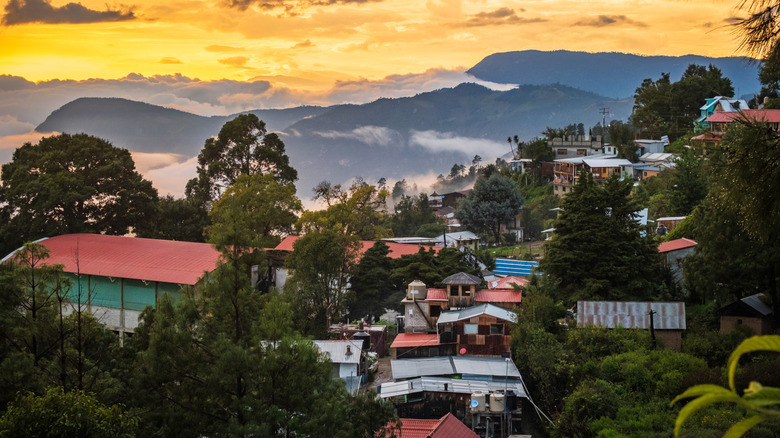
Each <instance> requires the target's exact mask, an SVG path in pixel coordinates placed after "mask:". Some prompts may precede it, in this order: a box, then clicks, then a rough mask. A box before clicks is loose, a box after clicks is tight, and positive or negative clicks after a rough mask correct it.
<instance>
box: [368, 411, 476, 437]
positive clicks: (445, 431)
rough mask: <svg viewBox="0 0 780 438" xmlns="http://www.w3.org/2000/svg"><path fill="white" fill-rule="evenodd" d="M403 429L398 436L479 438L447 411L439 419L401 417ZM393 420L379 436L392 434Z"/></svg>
mask: <svg viewBox="0 0 780 438" xmlns="http://www.w3.org/2000/svg"><path fill="white" fill-rule="evenodd" d="M400 420H401V431H400V432H399V433H398V434H397V436H398V438H428V437H430V438H478V437H479V435H477V434H476V433H475V432H474V431H473V430H471V429H469V428H468V426H466V425H465V424H463V423H462V422H461V421H460V420H458V419H457V418H455V416H454V415H452V414H450V413H447V415H445V416H443V417H442V418H441V419H439V420H421V419H418V418H400ZM392 427H393V422H391V423H389V424H388V425H387V429H386V430H383V431H380V433H379V434H378V436H390V430H392V429H391V428H392Z"/></svg>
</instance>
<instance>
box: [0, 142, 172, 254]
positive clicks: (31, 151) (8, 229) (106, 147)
mask: <svg viewBox="0 0 780 438" xmlns="http://www.w3.org/2000/svg"><path fill="white" fill-rule="evenodd" d="M0 182H2V184H0V206H2V207H0V210H4V212H3V213H2V214H0V217H3V216H4V217H5V218H7V219H8V221H7V222H4V223H2V224H0V242H2V243H0V252H1V253H3V254H7V253H8V252H10V251H11V250H13V249H15V248H18V247H19V246H21V245H22V243H24V242H26V241H29V240H37V239H39V238H41V237H47V236H55V235H59V234H65V233H81V232H90V233H106V234H125V233H127V232H128V231H129V230H130V228H131V227H132V228H135V229H137V230H139V231H140V230H145V229H148V228H149V227H150V224H152V223H153V221H154V219H155V208H156V204H157V190H156V189H154V188H153V187H152V183H151V182H149V181H147V180H145V179H143V178H142V177H141V175H140V174H139V173H138V172H136V171H135V163H133V159H132V157H131V156H130V153H129V152H128V151H127V150H125V149H120V148H116V147H114V146H112V145H111V143H109V142H107V141H105V140H102V139H99V138H96V137H92V136H89V135H86V134H75V135H71V134H60V135H57V136H52V137H47V138H43V139H41V141H40V142H38V144H35V145H33V144H31V143H25V144H24V145H23V146H22V147H20V148H19V149H17V150H16V151H14V154H13V158H12V161H11V162H10V163H7V164H4V165H3V167H2V176H1V177H0Z"/></svg>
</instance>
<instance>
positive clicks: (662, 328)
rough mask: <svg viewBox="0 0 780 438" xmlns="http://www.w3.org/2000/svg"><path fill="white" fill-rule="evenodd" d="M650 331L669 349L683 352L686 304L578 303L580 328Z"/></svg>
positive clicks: (646, 302) (643, 302)
mask: <svg viewBox="0 0 780 438" xmlns="http://www.w3.org/2000/svg"><path fill="white" fill-rule="evenodd" d="M588 326H595V327H607V328H616V327H623V328H627V329H640V330H650V331H651V334H652V335H653V336H655V338H657V339H658V340H659V341H660V342H661V343H662V344H663V345H664V346H665V347H666V348H669V349H672V350H676V351H680V347H681V345H682V332H683V331H684V330H685V328H686V326H685V303H683V302H671V303H662V302H648V301H642V302H637V301H577V327H588Z"/></svg>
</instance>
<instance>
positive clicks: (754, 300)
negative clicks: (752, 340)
mask: <svg viewBox="0 0 780 438" xmlns="http://www.w3.org/2000/svg"><path fill="white" fill-rule="evenodd" d="M763 295H764V294H763V293H758V294H755V295H751V296H749V297H745V298H742V299H741V300H740V301H742V302H743V303H745V304H747V305H748V306H750V307H752V308H754V309H756V311H757V312H759V313H761V314H762V315H764V316H767V315H771V314H772V309H771V308H770V307H769V306H767V305H766V304H765V303H764V302H763V301H761V297H762V296H763Z"/></svg>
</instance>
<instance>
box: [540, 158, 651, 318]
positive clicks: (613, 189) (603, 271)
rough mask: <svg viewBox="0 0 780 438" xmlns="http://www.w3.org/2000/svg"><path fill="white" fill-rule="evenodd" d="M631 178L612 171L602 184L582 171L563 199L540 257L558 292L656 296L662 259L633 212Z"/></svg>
mask: <svg viewBox="0 0 780 438" xmlns="http://www.w3.org/2000/svg"><path fill="white" fill-rule="evenodd" d="M632 185H633V183H632V181H631V180H620V178H619V176H618V175H617V174H613V175H612V176H610V178H608V179H607V180H606V181H605V183H604V184H603V185H598V184H597V183H596V182H595V181H594V180H593V177H592V176H591V175H590V174H589V173H587V172H583V173H581V174H580V176H579V178H578V181H577V183H576V184H575V185H574V187H573V188H572V192H571V193H570V194H569V195H567V196H566V197H565V198H564V199H563V201H562V202H561V208H562V209H563V211H561V212H560V216H558V218H557V219H556V221H555V224H554V227H555V233H554V234H553V236H552V238H551V239H550V241H548V242H547V244H546V250H545V257H544V259H543V260H542V261H541V263H540V269H541V271H542V272H544V274H545V276H546V278H545V281H550V282H552V283H551V285H554V286H553V287H554V288H555V290H556V298H558V299H561V300H563V301H564V302H565V303H573V302H574V301H577V300H579V299H602V300H630V299H633V300H642V299H649V298H651V297H653V296H657V295H658V293H659V292H660V291H659V287H658V285H657V279H658V278H659V274H660V272H661V264H660V263H661V260H660V258H659V257H658V253H657V250H656V248H655V243H654V242H653V239H652V237H651V236H650V235H649V234H647V233H646V234H645V235H644V236H643V231H646V230H643V228H642V226H641V225H640V224H639V223H638V222H637V221H636V219H635V218H634V214H635V212H637V211H638V210H639V207H638V206H637V204H636V202H635V201H634V200H633V199H631V198H630V197H629V193H630V192H631V188H632Z"/></svg>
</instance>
